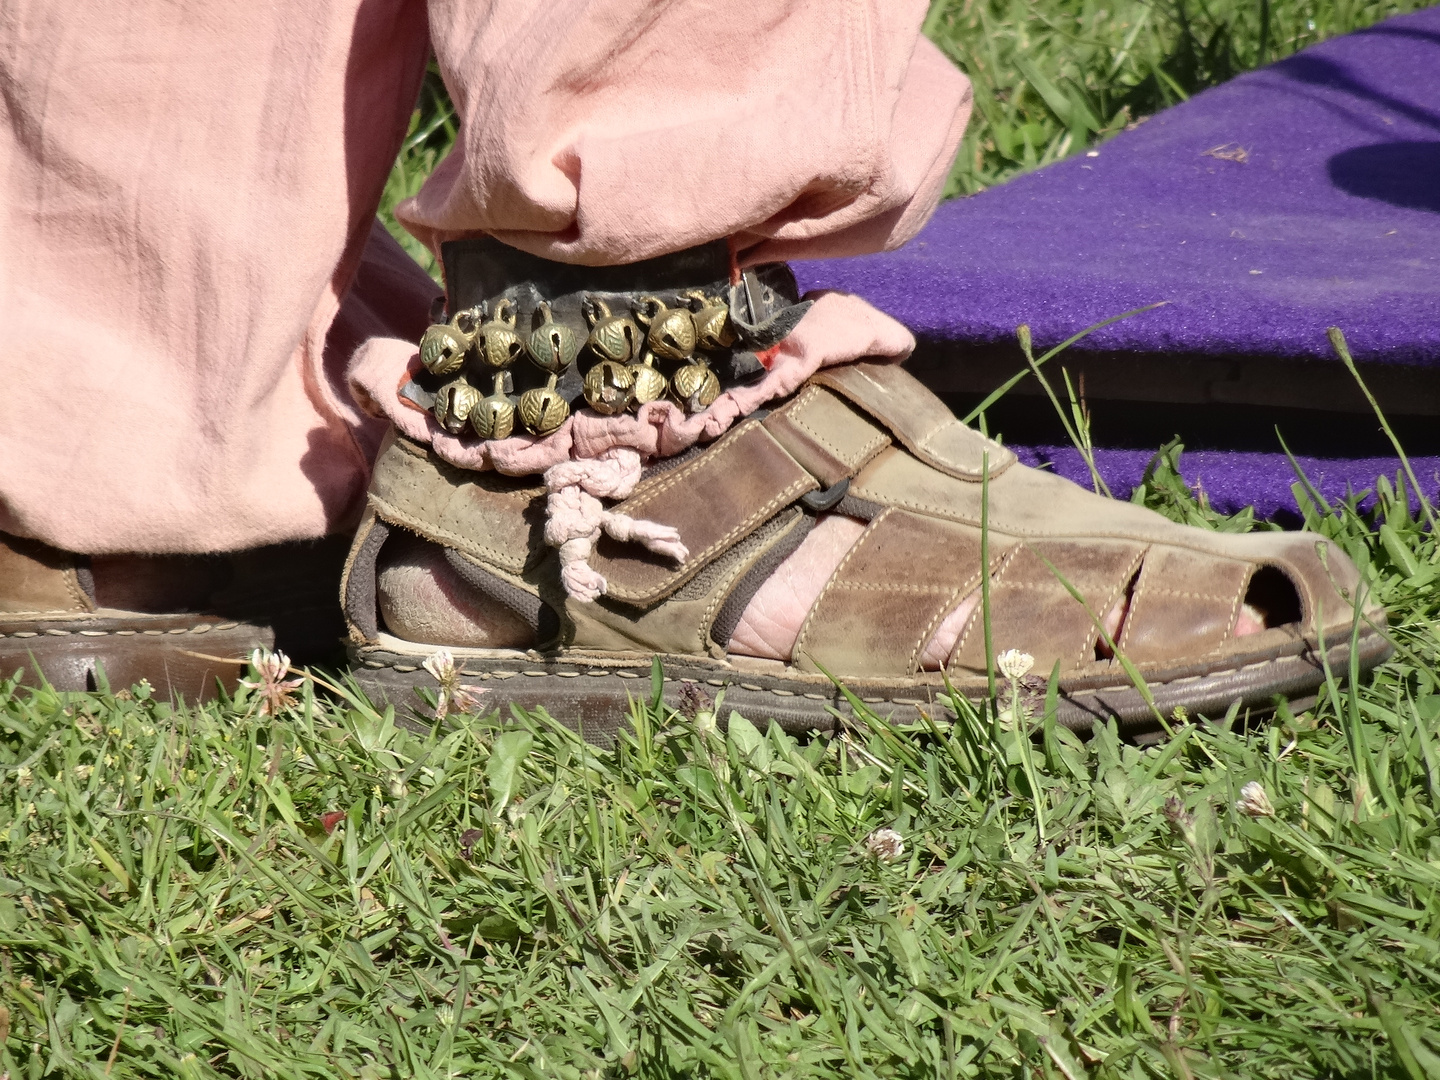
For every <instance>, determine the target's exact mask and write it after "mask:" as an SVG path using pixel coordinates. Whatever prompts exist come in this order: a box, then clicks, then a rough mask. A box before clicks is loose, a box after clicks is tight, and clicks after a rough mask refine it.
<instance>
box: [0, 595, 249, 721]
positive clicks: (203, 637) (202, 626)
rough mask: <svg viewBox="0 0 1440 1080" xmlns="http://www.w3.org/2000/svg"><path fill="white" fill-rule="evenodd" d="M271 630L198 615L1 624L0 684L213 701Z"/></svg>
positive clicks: (237, 675)
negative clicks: (140, 690) (141, 685)
mask: <svg viewBox="0 0 1440 1080" xmlns="http://www.w3.org/2000/svg"><path fill="white" fill-rule="evenodd" d="M274 640H275V636H274V634H273V633H272V632H271V631H270V629H269V628H267V627H263V626H257V625H255V624H253V623H246V622H231V621H222V620H220V619H216V618H213V617H207V616H204V615H194V614H180V615H134V614H130V613H126V614H124V615H117V616H113V617H112V616H107V615H104V614H103V613H102V614H95V615H78V616H65V617H60V618H43V617H38V616H37V617H33V618H30V619H25V620H20V619H13V620H6V621H5V622H3V623H0V677H8V676H10V675H13V674H14V673H15V672H16V671H19V672H20V673H21V675H20V684H21V685H22V686H32V687H38V686H43V685H46V684H48V685H49V686H51V687H52V688H53V689H55V690H62V691H90V690H98V689H100V688H101V687H102V686H104V685H107V684H108V685H109V686H110V687H111V688H113V689H116V690H119V689H123V688H126V687H129V686H131V685H133V684H135V683H138V682H139V681H140V680H141V679H147V680H148V681H149V682H150V684H151V685H152V686H153V687H154V688H155V690H154V692H155V696H156V697H157V698H159V699H161V700H167V699H168V700H170V701H172V702H178V701H181V700H184V701H187V702H192V703H193V702H199V701H208V700H210V699H211V698H214V697H215V696H216V688H217V680H218V681H219V683H223V684H224V685H225V687H226V689H227V690H231V691H233V690H234V688H235V685H236V683H237V681H238V680H239V678H240V673H241V672H242V671H243V664H244V660H245V658H246V657H248V656H249V655H250V653H251V651H252V650H254V649H256V648H259V647H265V648H269V647H270V646H271V645H273V643H274Z"/></svg>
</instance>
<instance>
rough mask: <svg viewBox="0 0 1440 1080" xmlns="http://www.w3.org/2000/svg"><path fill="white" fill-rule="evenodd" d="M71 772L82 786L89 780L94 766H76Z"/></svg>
mask: <svg viewBox="0 0 1440 1080" xmlns="http://www.w3.org/2000/svg"><path fill="white" fill-rule="evenodd" d="M72 771H73V772H74V773H75V779H76V780H79V781H80V782H81V783H82V784H83V783H84V782H85V781H86V780H89V779H90V774H91V773H93V772H94V771H95V766H94V765H76V766H75V768H74V769H73V770H72Z"/></svg>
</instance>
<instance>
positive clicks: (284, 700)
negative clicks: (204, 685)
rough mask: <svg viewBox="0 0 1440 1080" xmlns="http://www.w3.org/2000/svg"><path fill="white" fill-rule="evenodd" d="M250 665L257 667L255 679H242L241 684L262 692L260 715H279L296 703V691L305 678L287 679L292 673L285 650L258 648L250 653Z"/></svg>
mask: <svg viewBox="0 0 1440 1080" xmlns="http://www.w3.org/2000/svg"><path fill="white" fill-rule="evenodd" d="M250 666H251V667H252V668H254V669H255V675H256V677H255V678H254V679H241V680H240V685H241V686H244V687H247V688H249V689H251V690H258V691H259V692H260V715H261V716H278V715H279V714H280V712H281V711H282V710H284V709H288V708H290V707H291V706H293V705H294V704H295V691H296V690H298V689H299V688H300V687H301V686H302V685H303V684H304V682H305V680H304V679H286V678H285V676H286V675H288V674H290V658H289V657H288V656H286V655H285V654H284V653H283V652H271V651H270V650H269V649H256V650H255V651H254V652H252V653H251V654H250Z"/></svg>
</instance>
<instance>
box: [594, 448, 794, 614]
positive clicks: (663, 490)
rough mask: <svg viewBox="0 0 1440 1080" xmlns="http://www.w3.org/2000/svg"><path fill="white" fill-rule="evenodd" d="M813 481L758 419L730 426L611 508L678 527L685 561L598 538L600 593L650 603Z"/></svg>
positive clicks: (595, 559)
mask: <svg viewBox="0 0 1440 1080" xmlns="http://www.w3.org/2000/svg"><path fill="white" fill-rule="evenodd" d="M819 487H820V484H819V482H818V481H817V480H816V478H815V477H814V476H812V475H811V474H810V473H809V472H807V471H806V470H805V469H803V468H801V466H800V464H799V463H798V462H796V460H795V459H794V458H793V457H791V456H790V454H789V453H787V452H786V450H785V448H784V447H783V446H782V445H781V444H780V443H779V442H778V441H777V440H776V439H775V437H774V436H773V435H771V434H770V432H769V431H767V430H766V429H765V427H764V426H763V425H762V424H761V423H760V422H759V421H757V420H748V421H745V422H744V423H741V424H738V425H736V426H735V427H734V428H732V429H731V430H730V432H729V433H728V434H727V435H725V437H724V438H722V439H720V440H719V441H718V442H717V443H716V444H715V445H714V446H713V447H711V448H710V449H709V450H707V451H705V452H704V453H703V454H699V455H697V456H696V457H695V458H693V459H692V460H690V461H687V462H685V463H684V464H683V465H679V466H677V467H676V468H673V469H670V470H668V471H667V472H663V473H660V474H659V475H657V476H653V477H651V478H650V479H649V480H645V481H642V482H641V484H640V486H639V487H637V488H636V489H635V492H634V494H632V495H631V496H630V498H628V499H626V500H625V501H624V502H622V503H620V504H619V505H617V506H616V507H614V510H615V512H616V513H620V514H625V515H627V516H629V517H632V518H645V519H649V520H651V521H657V522H660V523H661V524H663V525H669V526H671V527H673V528H675V529H677V530H678V531H679V533H680V540H681V542H682V543H684V545H685V546H686V548H688V549H689V551H690V557H689V558H688V559H687V560H686V561H685V562H684V563H683V564H681V565H679V566H676V565H675V564H674V563H673V562H672V561H671V560H669V559H666V558H664V557H662V556H659V555H656V554H654V553H652V552H649V551H645V550H644V549H641V548H638V547H637V546H636V545H634V544H622V543H619V542H617V541H614V540H611V539H610V538H609V537H608V536H607V537H602V538H601V540H600V542H599V544H597V545H596V548H595V553H594V555H592V556H591V558H590V565H591V566H592V567H593V568H594V569H596V570H597V571H599V572H600V573H601V574H603V575H605V580H606V581H607V582H608V583H609V585H608V588H607V589H606V595H607V596H609V597H611V598H613V599H616V600H623V601H625V602H627V603H631V604H637V605H641V606H644V605H647V604H652V603H655V602H656V601H658V600H661V599H663V598H664V597H666V596H668V595H669V594H670V593H672V592H673V591H674V590H675V589H677V588H679V587H680V585H682V584H683V583H684V582H685V581H687V580H689V579H690V578H691V577H693V576H694V575H695V574H697V573H699V572H700V571H701V570H702V569H704V567H705V566H707V565H708V564H709V563H710V562H711V561H713V560H714V559H715V558H716V557H717V556H719V555H721V554H723V553H724V552H725V551H727V550H728V549H729V548H730V547H732V546H734V545H735V544H737V543H739V542H740V541H741V540H743V539H745V537H747V536H749V535H750V534H751V533H752V532H754V531H755V530H756V529H757V528H759V527H760V526H761V525H763V524H764V523H765V522H767V521H769V520H770V519H771V518H772V517H774V516H775V515H776V514H778V513H779V512H780V511H781V510H783V509H784V508H785V507H787V506H789V505H790V504H791V503H793V502H794V501H795V500H796V499H798V498H799V497H800V496H801V495H804V494H805V493H806V492H810V491H815V490H817V489H818V488H819Z"/></svg>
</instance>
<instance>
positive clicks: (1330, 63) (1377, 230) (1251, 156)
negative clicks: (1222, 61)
mask: <svg viewBox="0 0 1440 1080" xmlns="http://www.w3.org/2000/svg"><path fill="white" fill-rule="evenodd" d="M795 269H796V273H797V276H798V277H799V279H800V283H801V285H802V287H804V288H807V289H812V288H834V289H843V290H846V291H849V292H854V293H858V294H859V295H861V296H864V297H865V298H867V299H868V300H870V301H871V302H872V303H874V304H875V305H876V306H877V307H880V308H881V309H883V310H885V311H888V312H889V313H890V314H892V315H894V316H895V317H896V318H898V319H900V320H901V321H902V322H904V323H906V324H907V325H908V326H910V327H911V328H912V329H913V330H914V331H915V332H916V334H917V336H918V337H919V338H920V339H921V342H922V346H924V347H927V348H931V350H932V354H933V347H934V346H936V345H937V344H938V345H939V346H942V347H944V348H948V349H951V350H954V352H953V353H947V355H954V356H957V357H959V356H963V350H964V349H965V348H966V347H974V346H990V345H993V344H994V343H997V342H1006V341H1013V340H1014V333H1015V327H1016V326H1017V325H1018V324H1020V323H1022V322H1023V323H1028V324H1029V325H1030V326H1031V328H1032V331H1033V333H1034V337H1035V340H1036V343H1037V345H1039V346H1041V347H1044V346H1048V345H1052V344H1057V343H1058V342H1060V341H1062V340H1064V339H1065V338H1066V337H1068V336H1070V335H1071V334H1073V333H1075V332H1077V331H1079V330H1081V329H1083V328H1085V327H1086V326H1089V325H1091V324H1093V323H1095V322H1098V321H1100V320H1101V319H1104V318H1107V317H1109V316H1112V315H1117V314H1119V313H1121V312H1124V311H1127V310H1130V309H1132V308H1136V307H1140V306H1142V305H1144V304H1149V303H1153V302H1156V301H1160V300H1164V301H1167V304H1166V306H1164V307H1161V308H1158V309H1156V310H1154V311H1150V312H1147V313H1145V314H1143V315H1139V316H1137V317H1134V318H1132V319H1129V320H1127V321H1124V322H1121V323H1117V324H1115V325H1112V326H1110V327H1107V328H1105V329H1103V330H1100V331H1098V332H1096V333H1095V334H1093V335H1092V336H1091V337H1090V338H1089V339H1087V340H1086V342H1085V347H1086V349H1087V350H1090V351H1092V352H1094V353H1097V354H1098V353H1106V354H1110V355H1126V354H1133V355H1137V356H1141V355H1143V356H1146V357H1147V358H1149V359H1147V370H1149V367H1148V365H1150V364H1153V368H1154V378H1155V382H1156V383H1157V384H1158V385H1162V386H1163V384H1164V380H1165V378H1166V374H1165V369H1164V364H1165V360H1166V356H1165V354H1167V353H1168V354H1172V355H1176V356H1179V355H1181V354H1184V355H1188V356H1191V357H1194V356H1202V357H1203V356H1216V357H1244V358H1248V359H1250V360H1254V359H1256V358H1261V359H1263V358H1273V359H1276V360H1281V361H1286V362H1293V361H1307V362H1309V363H1316V364H1325V365H1335V364H1338V360H1336V358H1335V357H1334V355H1333V353H1332V352H1331V350H1330V345H1329V343H1328V341H1327V340H1326V336H1325V329H1326V327H1329V326H1339V327H1341V328H1342V329H1343V330H1344V331H1345V333H1346V336H1347V338H1348V340H1349V342H1350V345H1351V349H1352V351H1353V353H1354V355H1355V357H1356V359H1357V360H1358V361H1360V362H1361V364H1362V367H1365V366H1371V365H1386V366H1387V367H1388V366H1389V365H1406V366H1410V367H1412V368H1414V367H1420V368H1427V367H1430V368H1437V369H1440V7H1436V8H1431V9H1428V10H1425V11H1420V12H1417V13H1415V14H1412V15H1407V16H1401V17H1398V18H1393V19H1390V20H1387V21H1386V22H1383V23H1380V24H1377V25H1376V26H1373V27H1370V28H1369V29H1366V30H1361V31H1357V32H1356V33H1353V34H1349V35H1346V36H1345V37H1342V38H1337V39H1335V40H1332V41H1329V42H1325V43H1322V44H1320V45H1316V46H1313V47H1311V48H1309V49H1306V50H1304V51H1303V52H1301V53H1298V54H1296V55H1295V56H1292V57H1290V58H1288V59H1286V60H1282V61H1280V62H1278V63H1276V64H1272V65H1270V66H1269V67H1267V68H1264V69H1262V70H1260V71H1256V72H1251V73H1249V74H1247V75H1242V76H1240V77H1238V78H1236V79H1234V80H1232V81H1230V82H1228V83H1226V84H1224V85H1223V86H1219V87H1216V88H1214V89H1211V90H1207V91H1205V92H1204V93H1202V94H1198V95H1196V96H1195V97H1194V98H1193V99H1191V100H1190V101H1188V102H1185V103H1184V104H1181V105H1178V106H1176V107H1174V108H1172V109H1169V110H1166V111H1165V112H1163V113H1160V114H1158V115H1156V116H1154V117H1152V118H1150V119H1149V120H1148V121H1146V122H1145V123H1143V124H1141V125H1139V126H1138V127H1136V128H1134V129H1133V130H1131V131H1128V132H1125V133H1124V134H1122V135H1120V136H1118V137H1116V138H1114V139H1112V140H1111V141H1110V142H1108V143H1106V144H1104V145H1103V146H1102V147H1100V148H1099V149H1098V151H1095V152H1094V156H1089V155H1086V154H1082V155H1078V156H1075V157H1072V158H1069V159H1067V160H1065V161H1062V162H1059V163H1057V164H1055V165H1052V166H1049V167H1048V168H1045V169H1042V170H1040V171H1038V172H1035V173H1031V174H1029V175H1027V176H1022V177H1019V178H1018V179H1016V180H1013V181H1011V182H1010V183H1008V184H1005V185H1003V186H1001V187H998V188H993V189H991V190H989V191H986V192H983V193H981V194H979V195H976V196H973V197H971V198H967V199H958V200H955V201H953V202H950V203H947V204H946V205H944V206H942V207H941V208H940V209H939V210H938V211H937V213H936V215H935V217H934V219H933V220H932V221H931V222H930V224H929V225H928V226H927V227H926V228H925V230H924V231H923V232H922V233H921V234H920V236H919V237H917V238H916V239H915V240H914V241H912V242H911V243H910V244H909V245H907V246H906V247H905V248H903V249H901V250H900V251H896V252H889V253H884V254H879V255H870V256H864V257H860V258H853V259H839V260H832V261H827V262H813V263H800V264H797V265H796V268H795ZM947 362H961V361H960V360H958V359H957V360H954V361H947ZM991 362H992V363H993V361H991ZM1013 371H1014V366H1013V365H1010V364H1007V365H1005V367H1004V369H1003V370H998V369H997V370H996V371H995V373H994V376H995V377H994V383H995V384H998V383H999V382H1001V381H1002V380H1003V379H1004V378H1005V377H1007V376H1008V375H1010V374H1011V373H1012V372H1013ZM1436 377H1437V378H1440V370H1437V372H1436ZM1037 407H1039V406H1037ZM1102 434H1103V433H1102ZM1276 449H1277V453H1275V454H1274V455H1267V454H1256V453H1244V454H1242V453H1239V452H1238V451H1237V452H1235V455H1234V456H1233V457H1232V459H1229V460H1225V459H1224V457H1223V455H1224V453H1225V452H1224V451H1223V450H1214V451H1208V452H1207V453H1206V456H1205V458H1204V461H1203V463H1202V461H1201V456H1200V455H1199V454H1189V455H1187V458H1186V461H1187V462H1189V463H1191V465H1190V467H1193V468H1194V469H1195V470H1196V475H1197V477H1199V478H1200V479H1201V480H1202V482H1203V483H1204V484H1205V486H1206V489H1207V491H1209V493H1210V496H1211V498H1212V500H1213V501H1214V502H1215V504H1216V505H1217V506H1222V507H1238V506H1243V505H1248V504H1252V503H1253V504H1254V505H1255V506H1256V509H1257V512H1261V513H1265V512H1267V511H1268V512H1274V510H1276V509H1281V508H1286V507H1291V506H1293V502H1292V500H1291V498H1290V495H1289V484H1290V482H1291V481H1292V480H1293V475H1292V473H1291V470H1290V467H1289V464H1288V462H1286V460H1285V458H1284V455H1283V454H1281V453H1279V452H1278V447H1277V448H1276ZM1113 454H1118V455H1120V456H1119V457H1113V461H1114V462H1115V465H1114V467H1115V468H1116V469H1118V470H1120V472H1121V473H1124V472H1125V471H1126V469H1129V470H1130V471H1131V472H1134V473H1135V475H1136V476H1138V471H1137V470H1136V469H1135V468H1133V467H1131V466H1128V465H1121V464H1120V462H1121V461H1122V460H1123V461H1129V460H1130V458H1131V457H1135V458H1136V460H1139V458H1140V457H1143V456H1144V455H1138V454H1137V455H1131V454H1130V453H1129V452H1123V453H1122V452H1120V451H1115V452H1113ZM1337 454H1339V455H1342V458H1339V459H1336V460H1325V461H1324V462H1323V469H1322V468H1321V464H1322V463H1321V462H1319V460H1318V459H1317V464H1316V471H1317V472H1323V474H1324V476H1325V477H1327V478H1328V477H1334V478H1337V479H1336V481H1335V482H1336V483H1339V485H1340V487H1339V491H1343V489H1344V484H1345V483H1347V482H1348V483H1352V484H1355V485H1356V486H1359V487H1369V486H1370V485H1371V484H1373V482H1374V478H1375V475H1376V474H1377V473H1378V472H1382V471H1389V472H1392V473H1393V471H1394V468H1395V465H1396V462H1395V461H1393V460H1392V459H1372V458H1368V457H1365V458H1361V457H1358V456H1354V457H1351V458H1349V459H1343V454H1344V448H1343V446H1342V447H1337ZM1213 455H1219V456H1213ZM1062 456H1063V455H1062ZM1105 460H1106V461H1107V462H1109V461H1111V460H1112V457H1106V458H1105ZM1423 462H1424V469H1425V471H1426V474H1427V475H1429V474H1432V473H1434V472H1435V464H1436V463H1437V462H1440V459H1433V458H1425V459H1423ZM1141 465H1143V461H1141ZM1105 467H1106V468H1108V467H1109V465H1108V464H1107V465H1106V466H1105ZM1417 471H1419V470H1418V469H1417ZM1187 473H1188V470H1187ZM1117 475H1118V474H1117ZM1120 486H1121V487H1123V486H1124V484H1123V483H1122V484H1121V485H1120ZM1327 489H1328V490H1327ZM1322 491H1326V493H1327V494H1330V493H1332V492H1333V493H1338V491H1335V489H1333V488H1331V487H1330V481H1329V480H1326V482H1325V483H1324V484H1322ZM1277 493H1279V494H1277Z"/></svg>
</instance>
